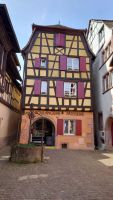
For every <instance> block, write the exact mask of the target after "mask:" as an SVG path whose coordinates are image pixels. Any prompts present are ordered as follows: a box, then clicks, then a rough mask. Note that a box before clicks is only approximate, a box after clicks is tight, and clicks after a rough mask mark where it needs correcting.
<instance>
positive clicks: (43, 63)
mask: <svg viewBox="0 0 113 200" xmlns="http://www.w3.org/2000/svg"><path fill="white" fill-rule="evenodd" d="M43 61H45V62H43ZM46 65H47V60H46V58H41V68H44V69H45V68H46Z"/></svg>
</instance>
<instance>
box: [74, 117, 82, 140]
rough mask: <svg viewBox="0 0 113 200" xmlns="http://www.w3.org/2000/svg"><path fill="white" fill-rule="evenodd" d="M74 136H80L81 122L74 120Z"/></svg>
mask: <svg viewBox="0 0 113 200" xmlns="http://www.w3.org/2000/svg"><path fill="white" fill-rule="evenodd" d="M75 124H76V135H79V136H81V135H82V120H76V123H75Z"/></svg>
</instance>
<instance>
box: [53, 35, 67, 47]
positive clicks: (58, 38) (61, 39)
mask: <svg viewBox="0 0 113 200" xmlns="http://www.w3.org/2000/svg"><path fill="white" fill-rule="evenodd" d="M55 46H56V47H65V35H64V34H61V33H57V34H55Z"/></svg>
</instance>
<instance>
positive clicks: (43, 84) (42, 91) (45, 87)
mask: <svg viewBox="0 0 113 200" xmlns="http://www.w3.org/2000/svg"><path fill="white" fill-rule="evenodd" d="M41 94H47V82H46V81H42V83H41Z"/></svg>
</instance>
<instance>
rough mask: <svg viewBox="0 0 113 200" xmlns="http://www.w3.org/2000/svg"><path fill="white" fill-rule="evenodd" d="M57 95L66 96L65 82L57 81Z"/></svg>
mask: <svg viewBox="0 0 113 200" xmlns="http://www.w3.org/2000/svg"><path fill="white" fill-rule="evenodd" d="M56 97H64V82H63V81H56Z"/></svg>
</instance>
